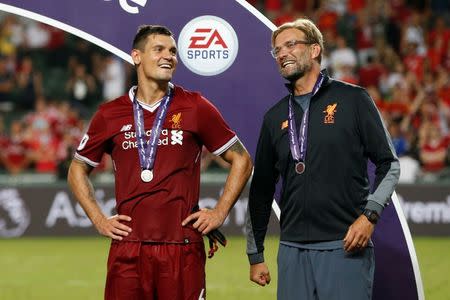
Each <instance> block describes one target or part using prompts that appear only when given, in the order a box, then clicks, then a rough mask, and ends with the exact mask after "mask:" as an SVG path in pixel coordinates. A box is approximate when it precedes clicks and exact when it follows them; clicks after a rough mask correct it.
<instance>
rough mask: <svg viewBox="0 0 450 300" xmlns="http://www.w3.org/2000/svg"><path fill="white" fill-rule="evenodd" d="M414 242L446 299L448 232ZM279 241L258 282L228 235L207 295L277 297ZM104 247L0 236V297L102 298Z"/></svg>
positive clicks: (427, 275)
mask: <svg viewBox="0 0 450 300" xmlns="http://www.w3.org/2000/svg"><path fill="white" fill-rule="evenodd" d="M414 242H415V245H416V251H417V254H418V257H419V263H420V266H421V272H422V279H423V281H424V288H425V296H426V299H427V300H433V299H436V300H442V299H450V276H449V275H448V270H449V269H450V251H449V249H450V238H422V237H421V238H415V239H414ZM277 243H278V241H277V239H276V238H269V239H268V241H267V243H266V260H267V262H268V264H269V267H270V269H271V275H272V280H273V281H272V283H271V284H270V285H269V286H266V287H259V286H256V285H255V284H253V283H251V282H250V281H249V271H248V263H247V258H246V255H245V240H244V238H242V237H234V238H230V239H229V244H228V246H227V247H226V248H225V249H224V248H221V249H220V250H219V252H217V253H216V256H215V257H214V258H213V259H210V260H208V262H207V270H206V272H207V293H208V294H207V295H208V299H212V300H229V299H235V300H239V299H245V300H248V299H258V300H266V299H267V300H268V299H271V300H272V299H276V281H277V280H276V278H277V274H276V263H275V261H276V253H277ZM108 247H109V242H108V241H107V240H106V239H102V238H22V239H15V240H0V300H25V299H26V300H29V299H33V300H41V299H42V300H52V299H64V300H72V299H83V300H98V299H102V298H103V287H104V278H105V270H106V267H105V266H106V256H107V251H108Z"/></svg>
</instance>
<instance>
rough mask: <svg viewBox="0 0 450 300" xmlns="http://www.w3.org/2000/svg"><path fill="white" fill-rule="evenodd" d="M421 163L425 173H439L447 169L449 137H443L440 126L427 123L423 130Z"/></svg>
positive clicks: (421, 135) (421, 136)
mask: <svg viewBox="0 0 450 300" xmlns="http://www.w3.org/2000/svg"><path fill="white" fill-rule="evenodd" d="M420 139H421V141H420V142H419V144H420V145H421V146H420V161H421V163H422V169H423V171H424V172H429V173H439V172H441V171H442V170H443V169H444V168H445V167H446V161H447V154H448V147H449V141H450V139H449V137H448V136H447V137H445V136H442V134H441V131H440V129H439V127H438V126H436V125H435V124H433V123H431V122H427V123H426V124H424V125H423V126H422V128H421V134H420Z"/></svg>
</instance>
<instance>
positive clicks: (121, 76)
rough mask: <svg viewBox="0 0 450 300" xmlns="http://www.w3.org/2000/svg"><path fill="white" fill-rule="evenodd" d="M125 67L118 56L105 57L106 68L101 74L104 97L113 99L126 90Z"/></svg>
mask: <svg viewBox="0 0 450 300" xmlns="http://www.w3.org/2000/svg"><path fill="white" fill-rule="evenodd" d="M125 76H126V73H125V68H124V66H123V62H122V61H120V60H119V58H117V57H116V56H113V55H108V56H107V57H106V58H105V68H104V71H103V73H102V74H101V81H102V83H103V99H105V100H106V99H108V100H113V99H116V98H118V97H119V96H121V95H123V93H124V92H125V80H126V78H125Z"/></svg>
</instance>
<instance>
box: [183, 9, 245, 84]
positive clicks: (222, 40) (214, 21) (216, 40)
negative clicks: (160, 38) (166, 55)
mask: <svg viewBox="0 0 450 300" xmlns="http://www.w3.org/2000/svg"><path fill="white" fill-rule="evenodd" d="M178 47H179V54H180V58H181V60H182V62H183V63H184V65H185V66H186V67H187V68H188V69H189V70H191V71H192V72H194V73H196V74H199V75H203V76H214V75H218V74H220V73H222V72H224V71H225V70H226V69H228V68H229V67H230V66H231V65H232V64H233V62H234V60H235V58H236V56H237V53H238V50H239V42H238V38H237V35H236V32H235V31H234V29H233V27H231V25H230V24H229V23H228V22H227V21H225V20H224V19H221V18H219V17H215V16H201V17H197V18H195V19H193V20H191V21H190V22H189V23H187V24H186V25H185V26H184V28H183V30H181V33H180V37H179V38H178Z"/></svg>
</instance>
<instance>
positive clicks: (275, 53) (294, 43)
mask: <svg viewBox="0 0 450 300" xmlns="http://www.w3.org/2000/svg"><path fill="white" fill-rule="evenodd" d="M298 44H303V45H312V44H315V42H308V41H299V40H291V41H287V42H286V43H284V44H283V45H282V46H280V47H275V48H273V49H272V50H270V54H272V57H273V58H277V57H278V55H279V54H280V51H281V50H282V49H283V48H286V49H287V50H288V51H292V50H293V49H294V47H295V46H297V45H298Z"/></svg>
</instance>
